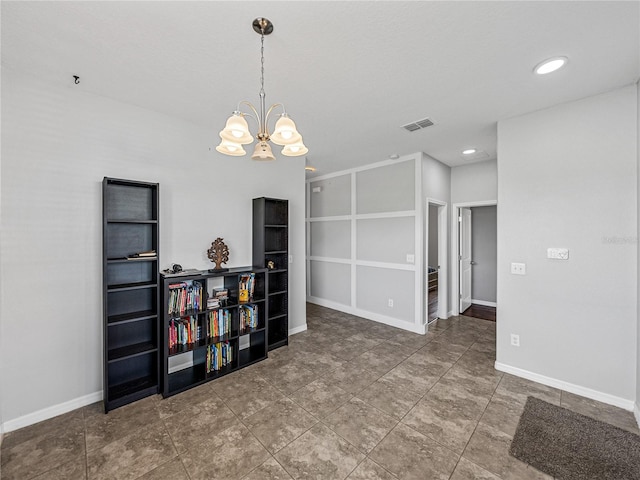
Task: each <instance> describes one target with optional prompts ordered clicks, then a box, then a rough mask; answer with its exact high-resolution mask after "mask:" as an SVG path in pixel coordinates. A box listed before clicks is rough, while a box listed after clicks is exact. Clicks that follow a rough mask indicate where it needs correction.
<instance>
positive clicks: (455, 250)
mask: <svg viewBox="0 0 640 480" xmlns="http://www.w3.org/2000/svg"><path fill="white" fill-rule="evenodd" d="M494 205H498V201H497V200H480V201H477V202H462V203H454V204H453V205H452V207H451V270H452V271H451V298H452V300H453V302H452V303H453V305H451V311H452V313H453V315H460V260H459V258H458V257H459V256H460V242H459V236H460V224H459V223H458V215H459V209H460V208H468V207H492V206H494Z"/></svg>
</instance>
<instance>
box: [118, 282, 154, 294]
mask: <svg viewBox="0 0 640 480" xmlns="http://www.w3.org/2000/svg"><path fill="white" fill-rule="evenodd" d="M157 287H158V284H157V283H156V282H155V281H151V282H138V283H121V284H118V285H109V286H108V287H107V293H111V292H123V291H125V290H139V289H143V288H157Z"/></svg>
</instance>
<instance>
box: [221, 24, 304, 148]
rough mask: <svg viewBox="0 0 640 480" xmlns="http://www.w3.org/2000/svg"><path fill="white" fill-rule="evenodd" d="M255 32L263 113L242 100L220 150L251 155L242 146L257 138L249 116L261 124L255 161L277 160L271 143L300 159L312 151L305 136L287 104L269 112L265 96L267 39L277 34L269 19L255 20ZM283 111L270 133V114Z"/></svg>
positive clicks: (224, 130)
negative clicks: (242, 107) (243, 106)
mask: <svg viewBox="0 0 640 480" xmlns="http://www.w3.org/2000/svg"><path fill="white" fill-rule="evenodd" d="M253 29H254V30H255V31H256V33H258V34H260V44H261V47H260V65H261V71H260V113H258V111H257V110H256V108H255V107H254V106H253V105H252V104H251V103H249V102H247V101H242V102H240V103H239V104H238V108H237V109H236V110H235V111H234V112H233V113H232V114H231V116H230V117H229V119H228V120H227V124H226V125H225V127H224V129H223V130H222V131H221V132H220V138H221V139H222V141H221V142H220V145H218V146H217V147H216V150H217V151H218V152H220V153H224V154H225V155H231V156H234V157H240V156H242V155H245V154H246V153H247V152H246V151H245V150H244V148H242V145H248V144H250V143H253V136H252V135H251V132H249V125H248V124H247V120H246V119H245V118H244V117H246V116H248V117H251V118H253V119H254V120H255V121H256V123H257V124H258V133H257V135H256V137H255V138H256V139H257V140H258V143H256V148H255V150H254V152H253V155H251V158H252V159H253V160H275V157H274V156H273V153H272V152H271V145H269V142H271V143H273V144H275V145H280V146H282V147H284V148H283V149H282V154H283V155H286V156H288V157H299V156H301V155H304V154H306V153H307V152H308V151H309V149H308V148H307V147H305V146H304V143H303V142H302V135H300V134H299V133H298V130H297V129H296V124H295V123H293V120H291V118H289V115H288V114H287V111H286V110H285V108H284V105H282V104H280V103H274V104H273V105H271V106H270V107H269V109H268V110H266V112H265V94H264V36H265V35H269V34H270V33H271V32H273V24H272V23H271V22H270V21H269V20H267V19H266V18H256V19H255V20H254V21H253ZM240 105H246V106H247V107H249V108H250V109H251V111H252V112H253V114H252V113H244V112H241V111H240ZM277 107H281V108H282V113H280V114H279V117H280V118H279V119H278V121H277V122H276V123H275V128H274V130H273V133H269V127H268V125H267V122H268V121H269V115H271V112H272V111H273V110H274V109H275V108H277Z"/></svg>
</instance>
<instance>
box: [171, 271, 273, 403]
mask: <svg viewBox="0 0 640 480" xmlns="http://www.w3.org/2000/svg"><path fill="white" fill-rule="evenodd" d="M266 272H267V269H266V268H257V267H241V268H232V269H229V270H228V271H226V272H209V271H206V270H205V271H196V272H194V273H193V275H184V276H181V277H180V278H179V279H176V278H175V277H173V276H165V275H161V283H162V288H161V292H162V301H161V305H162V307H161V308H162V310H163V312H165V313H164V315H163V321H162V327H161V337H162V338H161V343H162V344H163V347H162V348H161V360H160V369H161V378H162V382H161V392H162V395H163V396H164V397H169V396H172V395H175V394H177V393H180V392H183V391H185V390H187V389H189V388H191V387H194V386H196V385H200V384H202V383H204V382H207V381H211V380H215V379H216V378H219V377H221V376H223V375H226V374H227V373H230V372H233V371H235V370H238V369H239V368H242V367H244V366H246V365H248V364H250V363H254V362H257V361H260V360H263V359H265V358H266V357H267V342H266V338H267V325H268V318H267V307H266V293H265V292H266V291H267V283H268V278H267V273H266ZM241 288H242V289H246V290H247V291H248V292H253V299H252V300H250V301H248V302H241V303H239V302H238V298H240V290H241ZM183 291H184V292H185V293H184V294H183ZM187 292H191V295H192V296H191V297H189V296H188V293H187ZM249 295H251V293H249ZM214 298H218V299H220V301H221V302H224V305H221V306H219V307H215V308H206V306H207V304H208V300H211V299H214ZM225 299H226V300H225ZM188 302H191V303H190V304H194V305H201V306H203V307H204V308H201V309H195V310H193V309H191V310H187V311H184V312H182V313H175V312H173V311H174V310H176V309H177V310H178V311H180V309H181V308H182V306H184V305H185V304H187V303H188ZM170 312H171V313H170Z"/></svg>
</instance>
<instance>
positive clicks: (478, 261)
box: [471, 205, 498, 303]
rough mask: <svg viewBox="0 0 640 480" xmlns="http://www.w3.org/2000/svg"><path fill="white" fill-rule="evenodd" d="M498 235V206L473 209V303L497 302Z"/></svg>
mask: <svg viewBox="0 0 640 480" xmlns="http://www.w3.org/2000/svg"><path fill="white" fill-rule="evenodd" d="M497 235H498V226H497V209H496V206H495V205H492V206H489V207H471V258H472V259H473V262H474V264H473V266H472V268H473V275H472V277H471V298H472V302H475V301H476V300H480V301H482V302H490V303H495V302H496V295H497V294H496V290H497V278H496V273H497V267H496V265H497V261H498V259H497V255H498V252H497V248H496V246H497Z"/></svg>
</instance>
